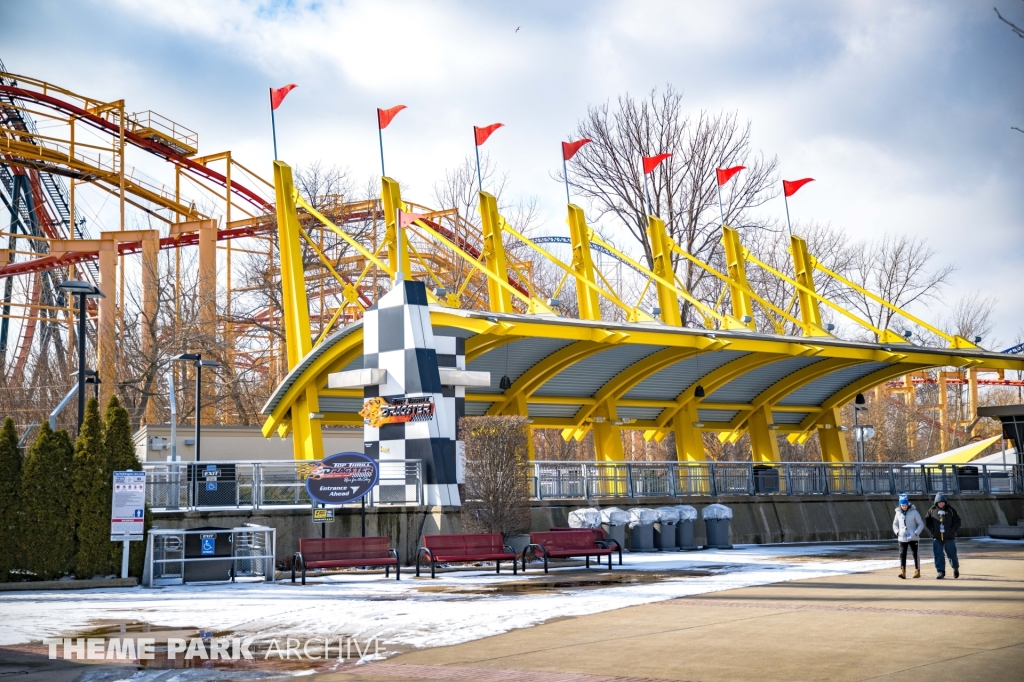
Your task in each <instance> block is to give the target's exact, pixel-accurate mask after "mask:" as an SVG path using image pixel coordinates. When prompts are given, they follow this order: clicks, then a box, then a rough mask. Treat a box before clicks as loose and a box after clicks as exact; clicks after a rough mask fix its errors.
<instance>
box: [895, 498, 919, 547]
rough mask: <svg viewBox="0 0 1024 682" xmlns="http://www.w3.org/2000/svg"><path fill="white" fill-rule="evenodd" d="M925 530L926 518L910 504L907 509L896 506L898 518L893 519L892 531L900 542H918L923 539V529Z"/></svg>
mask: <svg viewBox="0 0 1024 682" xmlns="http://www.w3.org/2000/svg"><path fill="white" fill-rule="evenodd" d="M923 530H924V519H922V518H921V514H920V513H919V512H918V511H917V509H915V508H914V505H910V506H909V507H908V508H907V511H906V512H904V511H903V509H902V508H900V507H896V518H894V519H893V520H892V532H893V533H895V534H896V537H897V538H898V539H899V541H900V542H917V541H918V540H920V539H921V531H923Z"/></svg>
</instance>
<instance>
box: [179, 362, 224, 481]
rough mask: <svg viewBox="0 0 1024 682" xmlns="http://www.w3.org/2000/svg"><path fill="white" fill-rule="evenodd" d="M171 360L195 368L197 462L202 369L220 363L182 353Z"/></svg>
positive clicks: (200, 420)
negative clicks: (190, 363)
mask: <svg viewBox="0 0 1024 682" xmlns="http://www.w3.org/2000/svg"><path fill="white" fill-rule="evenodd" d="M173 359H174V360H178V361H181V362H192V366H193V367H195V368H196V461H197V462H198V461H199V459H200V449H199V446H200V442H201V441H200V440H199V430H200V422H202V419H201V415H202V411H201V410H202V407H203V404H202V400H203V397H202V396H203V394H202V392H201V385H202V377H203V367H220V363H219V362H215V361H213V360H203V354H202V353H182V354H181V355H175V356H174V358H173Z"/></svg>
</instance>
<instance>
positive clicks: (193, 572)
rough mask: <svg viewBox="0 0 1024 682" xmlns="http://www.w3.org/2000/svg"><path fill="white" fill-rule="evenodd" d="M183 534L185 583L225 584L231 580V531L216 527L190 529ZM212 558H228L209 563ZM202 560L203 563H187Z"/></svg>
mask: <svg viewBox="0 0 1024 682" xmlns="http://www.w3.org/2000/svg"><path fill="white" fill-rule="evenodd" d="M189 530H190V531H199V532H190V533H186V534H185V559H186V561H185V572H184V575H183V576H182V578H183V582H185V583H204V582H221V581H223V582H226V581H228V580H231V559H230V557H231V556H232V552H231V529H230V528H220V527H217V526H204V527H201V528H190V529H189ZM214 557H228V558H227V559H224V560H223V561H210V559H213V558H214ZM188 559H203V561H188Z"/></svg>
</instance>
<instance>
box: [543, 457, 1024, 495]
mask: <svg viewBox="0 0 1024 682" xmlns="http://www.w3.org/2000/svg"><path fill="white" fill-rule="evenodd" d="M532 466H533V472H532V480H531V489H532V492H533V497H534V498H535V499H539V500H547V499H552V500H554V499H590V498H619V497H621V498H644V497H687V496H693V495H704V496H709V497H717V496H718V495H898V494H900V493H909V494H934V493H938V492H941V493H950V494H957V495H960V494H963V495H970V494H987V495H1000V494H1022V493H1024V465H1020V464H978V465H971V464H966V465H962V464H961V465H954V464H901V463H874V462H871V463H863V464H854V463H821V462H774V463H770V464H762V463H752V462H533V463H532Z"/></svg>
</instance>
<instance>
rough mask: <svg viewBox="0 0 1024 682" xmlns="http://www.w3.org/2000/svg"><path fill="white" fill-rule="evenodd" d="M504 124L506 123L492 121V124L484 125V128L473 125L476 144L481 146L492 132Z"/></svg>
mask: <svg viewBox="0 0 1024 682" xmlns="http://www.w3.org/2000/svg"><path fill="white" fill-rule="evenodd" d="M504 125H505V124H504V123H492V124H491V125H489V126H484V127H483V128H478V127H476V126H473V134H474V135H476V146H477V147H479V146H480V145H482V144H483V143H484V142H487V138H488V137H490V136H491V133H493V132H494V131H495V130H497V129H498V128H501V127H502V126H504Z"/></svg>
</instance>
